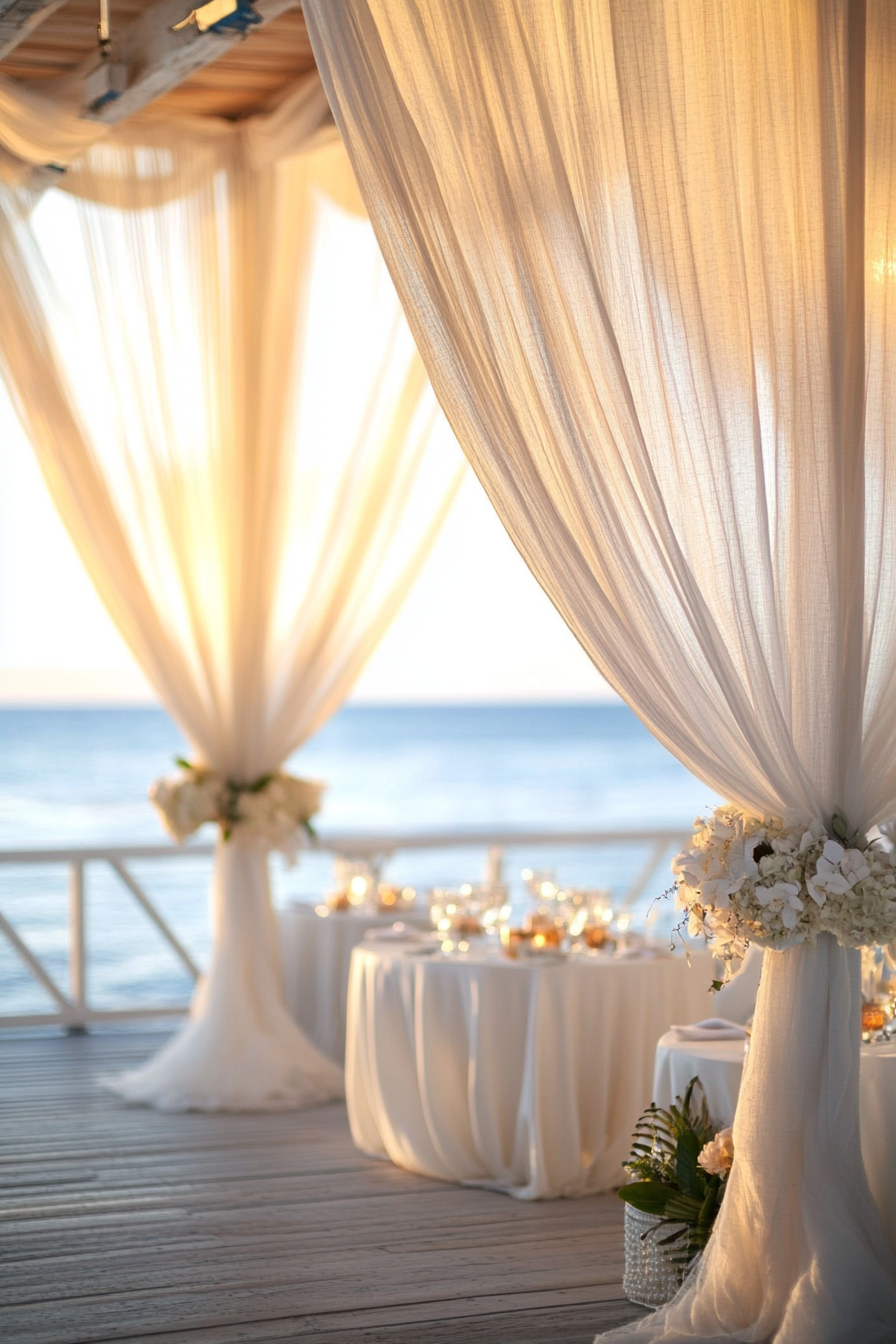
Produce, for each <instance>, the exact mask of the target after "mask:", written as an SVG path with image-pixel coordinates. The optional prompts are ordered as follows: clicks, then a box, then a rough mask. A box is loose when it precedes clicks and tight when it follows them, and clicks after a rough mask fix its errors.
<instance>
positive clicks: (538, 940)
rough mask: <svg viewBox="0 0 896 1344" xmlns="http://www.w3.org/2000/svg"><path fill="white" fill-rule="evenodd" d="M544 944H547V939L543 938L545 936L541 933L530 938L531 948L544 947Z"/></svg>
mask: <svg viewBox="0 0 896 1344" xmlns="http://www.w3.org/2000/svg"><path fill="white" fill-rule="evenodd" d="M546 943H547V939H546V938H545V936H544V934H543V933H536V934H533V936H532V946H533V947H544V946H545V945H546Z"/></svg>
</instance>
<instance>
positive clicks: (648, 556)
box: [304, 0, 896, 1344]
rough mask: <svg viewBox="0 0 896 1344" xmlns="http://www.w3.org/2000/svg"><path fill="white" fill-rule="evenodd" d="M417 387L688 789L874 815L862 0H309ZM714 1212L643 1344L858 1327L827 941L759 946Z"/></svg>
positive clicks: (847, 1028) (795, 811) (871, 413)
mask: <svg viewBox="0 0 896 1344" xmlns="http://www.w3.org/2000/svg"><path fill="white" fill-rule="evenodd" d="M304 10H305V14H306V18H307V20H308V24H309V30H310V32H311V36H312V42H313V45H314V49H315V54H316V57H317V60H318V65H319V68H320V69H321V72H322V76H323V79H324V83H325V85H326V86H327V89H328V92H329V95H330V102H331V106H332V108H333V111H334V115H335V117H336V120H337V123H338V124H339V126H340V129H341V130H342V132H343V135H344V138H345V140H346V143H347V145H348V148H349V152H350V154H351V156H352V161H353V163H354V167H355V171H356V175H357V179H358V182H359V185H360V188H361V191H362V194H363V196H364V199H365V202H366V204H367V207H368V211H369V213H370V217H371V220H372V222H373V225H374V227H375V229H376V232H377V236H378V238H379V241H380V245H381V247H382V249H383V253H384V256H385V258H386V260H387V262H388V265H389V267H390V270H391V272H392V275H393V278H394V280H395V283H396V286H397V288H398V291H399V293H400V295H401V298H402V301H403V303H404V306H405V310H406V312H407V314H408V318H409V321H410V324H411V327H412V330H413V332H414V335H415V337H416V340H417V344H418V347H419V348H420V350H421V353H422V354H423V357H424V359H425V361H426V364H427V368H428V371H429V374H430V377H431V378H432V381H433V384H434V386H435V388H436V392H437V395H438V397H439V400H440V401H441V403H442V406H443V407H444V409H445V411H446V413H447V415H448V418H449V420H450V421H451V424H452V426H453V428H454V429H455V432H456V433H457V435H458V438H459V439H460V442H461V444H462V446H463V448H464V451H465V452H466V454H467V456H468V458H469V459H470V461H471V462H472V464H473V466H474V468H475V470H476V472H477V474H478V475H479V477H480V479H481V480H482V482H483V484H484V486H485V488H486V490H487V492H488V494H489V496H490V498H491V500H492V502H493V504H494V505H495V508H496V510H497V511H498V513H499V515H500V517H501V519H502V521H503V522H504V524H505V526H506V527H507V529H508V531H509V533H510V535H511V536H512V538H513V540H514V542H515V543H516V545H517V547H518V549H519V550H520V552H521V553H522V555H523V556H524V558H525V559H526V561H527V563H528V564H529V567H530V568H531V570H532V571H533V573H534V574H535V576H536V577H537V578H538V580H539V582H540V583H541V585H542V587H543V588H544V589H545V590H546V591H547V593H548V594H549V595H550V597H551V598H552V600H553V602H554V603H555V605H556V606H557V608H558V609H559V611H560V612H561V614H562V615H563V616H564V618H565V619H566V621H567V623H568V624H569V626H570V627H571V629H572V630H573V631H574V633H575V634H576V635H577V637H578V638H579V640H580V641H581V643H582V644H583V646H584V647H585V649H586V650H587V651H588V653H589V654H590V655H591V657H592V658H593V660H594V662H595V663H596V665H597V667H598V668H599V670H600V671H601V673H602V674H603V675H604V676H605V677H606V678H607V680H608V681H609V682H610V683H611V684H612V685H613V686H614V687H615V688H616V689H617V690H618V691H619V692H620V694H621V695H622V696H623V697H624V698H625V699H626V700H627V701H628V703H629V704H630V705H632V707H633V708H634V709H635V711H636V712H637V713H638V714H639V716H640V717H641V718H642V719H643V721H644V722H645V723H646V724H647V725H648V727H649V728H650V729H651V730H652V731H653V732H654V734H655V735H656V736H657V737H658V738H659V739H660V740H661V741H662V742H663V743H664V744H665V745H666V746H667V747H669V749H670V750H671V751H673V752H674V753H675V754H676V755H677V756H678V757H679V759H681V760H682V761H684V762H685V764H686V765H688V766H689V767H690V768H691V769H692V770H693V771H694V772H695V773H696V774H697V775H699V776H700V777H701V778H702V779H703V780H705V782H706V783H707V785H709V786H710V787H711V788H713V789H715V790H717V791H718V792H720V793H721V794H723V795H724V796H725V797H727V798H728V799H729V800H731V801H732V802H734V803H737V804H740V805H741V806H743V807H745V808H747V809H750V810H755V811H757V812H759V813H760V814H773V815H783V816H784V817H785V818H788V819H792V820H794V821H796V820H797V819H808V818H813V817H814V818H818V819H820V820H823V821H827V822H829V821H830V817H831V814H832V813H833V812H834V811H835V810H837V809H840V810H841V811H843V812H844V814H845V815H846V817H847V818H848V820H849V823H850V824H851V825H852V826H854V827H855V828H856V829H858V830H865V829H867V828H868V827H869V826H871V825H872V824H873V823H875V822H876V821H879V820H880V819H882V818H884V817H886V816H887V815H888V814H889V813H891V812H892V811H893V810H894V808H896V684H894V678H896V564H894V560H896V553H894V545H896V442H894V435H896V372H894V363H893V358H894V340H896V325H894V324H896V303H894V300H896V210H894V206H896V135H894V132H896V103H894V100H893V97H892V89H893V75H894V70H896V7H894V6H892V5H891V4H888V3H885V0H869V3H868V4H867V6H866V4H865V3H864V2H863V0H862V2H860V0H726V3H725V4H718V3H716V0H593V3H589V4H587V5H585V4H581V3H578V2H577V0H557V3H554V4H545V3H543V2H542V0H492V3H489V4H487V5H483V4H481V3H479V0H306V3H305V6H304ZM765 964H766V970H765V973H764V976H763V984H762V989H761V992H760V999H759V1006H758V1011H757V1022H756V1029H755V1034H754V1037H753V1045H752V1049H751V1054H750V1058H749V1064H748V1068H747V1072H746V1078H745V1083H744V1091H743V1092H742V1094H741V1103H740V1108H739V1111H738V1117H737V1121H736V1125H735V1140H736V1145H737V1158H736V1161H735V1167H734V1171H733V1174H732V1177H731V1182H730V1186H729V1190H728V1193H727V1196H726V1201H725V1206H724V1209H723V1212H722V1215H721V1218H720V1222H719V1225H718V1227H717V1230H716V1232H715V1233H714V1236H713V1239H712V1242H711V1243H710V1247H709V1250H708V1252H707V1254H706V1256H705V1257H704V1260H703V1263H702V1265H701V1267H700V1270H699V1272H698V1274H697V1275H696V1277H695V1278H694V1280H693V1281H692V1282H691V1283H690V1284H689V1285H688V1286H687V1287H686V1289H685V1290H684V1292H683V1294H682V1295H681V1297H680V1299H679V1300H678V1301H677V1302H676V1303H675V1304H674V1305H673V1306H672V1307H671V1308H669V1309H668V1310H667V1311H665V1312H661V1313H660V1314H659V1315H658V1316H657V1317H654V1318H650V1319H649V1320H647V1321H645V1322H643V1323H641V1324H640V1325H639V1326H637V1327H634V1328H633V1333H635V1334H637V1335H639V1336H640V1335H643V1336H644V1337H645V1338H655V1339H667V1340H673V1339H675V1340H677V1339H701V1340H722V1339H724V1340H731V1339H735V1340H742V1341H756V1342H758V1341H767V1340H773V1339H774V1340H777V1341H779V1344H784V1342H785V1341H786V1344H803V1342H804V1341H806V1340H809V1339H811V1340H812V1341H813V1344H842V1342H843V1341H844V1340H846V1339H851V1338H853V1337H858V1335H861V1338H862V1339H863V1340H874V1341H881V1344H882V1342H883V1341H884V1340H889V1339H892V1337H893V1332H894V1324H893V1323H894V1321H896V1266H894V1263H893V1261H892V1259H891V1257H890V1253H889V1250H888V1249H887V1248H886V1242H885V1238H884V1234H883V1231H882V1229H881V1227H880V1222H879V1218H878V1215H877V1212H876V1210H875V1208H874V1206H873V1205H872V1202H871V1199H870V1195H869V1194H868V1190H867V1182H866V1180H865V1177H864V1173H863V1170H862V1167H861V1156H860V1150H859V1144H858V1109H857V1108H858V1090H857V1089H858V1044H859V1026H858V1011H859V968H858V954H857V953H855V952H849V951H847V950H845V949H844V948H842V947H840V946H839V945H836V944H835V943H833V941H832V940H831V939H830V938H829V937H828V936H827V935H825V936H824V937H823V938H822V940H821V941H820V942H819V944H818V945H817V946H815V947H796V948H793V949H790V950H787V951H785V952H769V953H768V954H767V955H766V958H765Z"/></svg>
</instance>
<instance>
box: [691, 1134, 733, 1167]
mask: <svg viewBox="0 0 896 1344" xmlns="http://www.w3.org/2000/svg"><path fill="white" fill-rule="evenodd" d="M697 1161H698V1163H699V1164H700V1166H701V1167H702V1168H703V1170H704V1171H705V1172H708V1174H709V1175H710V1176H725V1175H726V1174H727V1173H728V1172H729V1171H730V1170H731V1163H732V1162H733V1161H734V1134H733V1131H732V1130H731V1128H730V1127H729V1128H728V1129H720V1130H719V1132H718V1134H717V1135H716V1136H715V1138H714V1139H710V1141H709V1143H706V1144H704V1145H703V1148H702V1150H701V1152H700V1156H699V1157H698V1158H697Z"/></svg>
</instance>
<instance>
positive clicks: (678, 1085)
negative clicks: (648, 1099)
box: [653, 1032, 896, 1338]
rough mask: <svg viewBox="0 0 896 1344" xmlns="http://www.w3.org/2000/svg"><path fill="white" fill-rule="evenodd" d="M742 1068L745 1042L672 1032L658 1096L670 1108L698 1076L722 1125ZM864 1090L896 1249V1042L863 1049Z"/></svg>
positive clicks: (871, 1168) (870, 1162) (662, 1050)
mask: <svg viewBox="0 0 896 1344" xmlns="http://www.w3.org/2000/svg"><path fill="white" fill-rule="evenodd" d="M743 1067H744V1043H743V1041H680V1040H678V1038H677V1037H676V1036H675V1035H674V1034H672V1033H671V1032H670V1033H668V1034H667V1035H665V1036H663V1037H661V1039H660V1041H659V1044H658V1045H657V1048H656V1063H655V1068H654V1077H653V1099H654V1101H655V1102H656V1103H657V1105H658V1106H668V1104H669V1102H670V1101H672V1100H673V1099H674V1098H675V1097H677V1096H681V1095H682V1093H683V1092H684V1089H685V1088H686V1087H687V1085H688V1083H689V1082H690V1080H691V1079H692V1078H693V1077H694V1076H695V1075H697V1076H698V1077H699V1078H700V1081H701V1083H702V1084H703V1088H704V1091H705V1093H706V1104H707V1106H708V1107H709V1113H710V1115H711V1116H712V1118H713V1120H714V1121H715V1122H716V1124H717V1125H719V1127H720V1128H722V1127H724V1126H725V1125H730V1124H731V1122H732V1120H733V1119H734V1111H735V1108H736V1106H737V1099H738V1096H739V1094H740V1084H741V1077H742V1075H743ZM859 1089H860V1114H861V1130H862V1156H863V1158H864V1161H865V1170H866V1171H867V1173H868V1184H869V1185H870V1186H871V1193H872V1195H873V1196H874V1199H875V1202H876V1203H877V1206H878V1208H879V1209H880V1211H881V1216H882V1217H883V1221H884V1226H885V1227H886V1229H887V1233H888V1236H889V1238H890V1244H891V1245H892V1247H893V1249H894V1251H896V1148H894V1145H893V1143H892V1140H891V1138H890V1131H891V1129H892V1126H893V1121H894V1116H896V1044H889V1043H888V1044H885V1045H864V1046H863V1047H862V1062H861V1068H860V1071H859ZM894 1338H896V1327H894Z"/></svg>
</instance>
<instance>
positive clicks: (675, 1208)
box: [666, 1190, 703, 1223]
mask: <svg viewBox="0 0 896 1344" xmlns="http://www.w3.org/2000/svg"><path fill="white" fill-rule="evenodd" d="M702 1208H703V1201H702V1200H701V1199H695V1198H694V1197H693V1195H682V1194H676V1192H675V1191H674V1190H673V1191H672V1193H671V1194H670V1196H669V1198H668V1199H667V1200H666V1217H667V1218H674V1219H675V1221H676V1222H679V1223H694V1222H696V1221H697V1219H698V1218H699V1217H700V1210H701V1209H702Z"/></svg>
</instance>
